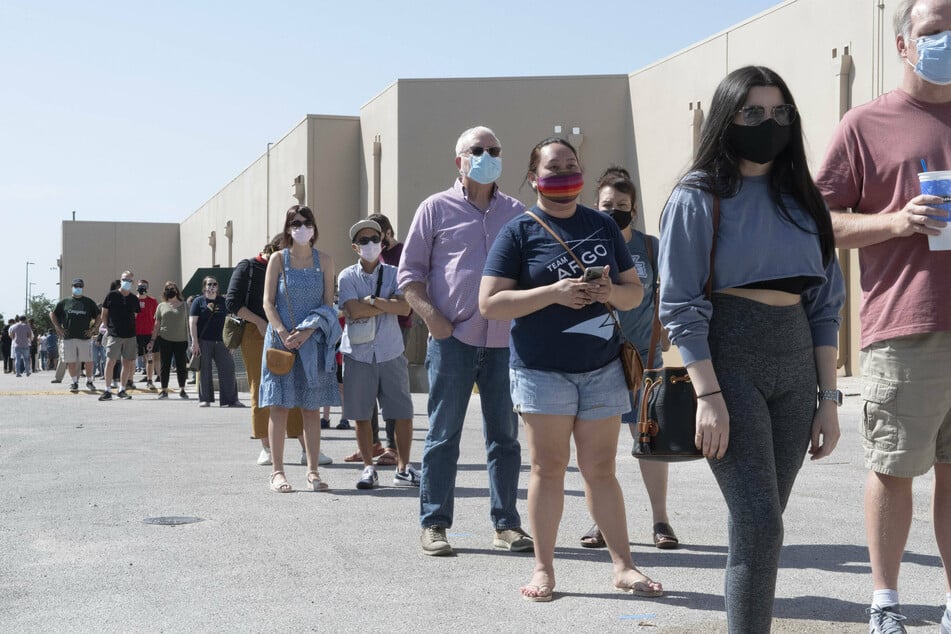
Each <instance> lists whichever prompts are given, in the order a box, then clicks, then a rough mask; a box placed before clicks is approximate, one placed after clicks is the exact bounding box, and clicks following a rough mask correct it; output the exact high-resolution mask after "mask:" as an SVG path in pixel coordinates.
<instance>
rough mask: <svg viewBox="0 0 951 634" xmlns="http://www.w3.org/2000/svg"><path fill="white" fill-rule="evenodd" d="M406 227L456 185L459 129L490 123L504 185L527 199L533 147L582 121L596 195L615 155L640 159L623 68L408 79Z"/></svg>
mask: <svg viewBox="0 0 951 634" xmlns="http://www.w3.org/2000/svg"><path fill="white" fill-rule="evenodd" d="M399 86H400V103H399V113H400V138H401V139H402V143H401V144H400V148H399V151H400V161H399V179H400V189H399V199H398V203H397V209H398V216H399V227H400V229H401V230H402V232H403V234H405V230H406V229H407V228H408V227H409V223H410V222H411V220H412V216H413V214H414V213H415V211H416V208H417V207H418V206H419V203H420V202H421V201H422V200H423V199H424V198H426V197H427V196H429V195H430V194H433V193H435V192H438V191H442V190H445V189H447V188H448V187H450V186H451V185H452V182H453V179H454V178H455V177H456V175H457V173H458V172H457V170H456V167H455V164H454V149H455V144H456V139H457V138H458V136H459V134H460V133H461V132H462V131H463V130H465V129H467V128H470V127H472V126H474V125H480V124H482V125H487V126H488V127H490V128H492V129H493V130H494V131H495V133H496V134H497V135H498V136H499V139H500V141H501V143H502V148H503V151H502V155H503V171H502V177H501V179H500V181H499V182H500V186H501V188H502V191H504V192H506V193H508V194H510V195H512V196H515V197H517V198H519V199H520V200H522V201H523V202H524V203H526V204H531V203H533V202H534V195H533V193H532V190H531V189H530V188H529V187H528V186H527V185H525V186H524V187H522V180H523V178H524V176H525V171H526V169H527V167H528V159H529V154H530V152H531V149H532V147H533V146H534V145H535V144H536V143H538V142H539V141H541V140H542V139H544V138H545V137H548V136H551V135H553V134H554V126H556V125H560V126H562V136H566V137H568V138H571V134H570V133H571V131H572V128H574V127H577V128H580V132H581V139H582V141H581V144H580V147H579V151H580V154H581V159H582V162H583V164H584V167H585V170H586V174H587V180H588V186H587V187H586V188H585V193H584V195H583V199H582V202H584V203H585V204H593V203H594V198H595V196H594V188H593V182H594V179H595V178H596V177H597V175H598V173H600V171H601V170H603V169H604V168H605V167H606V166H607V165H608V164H609V163H612V162H616V163H621V164H624V165H627V166H628V167H629V168H630V167H631V166H632V163H633V159H634V157H633V149H632V140H633V130H632V127H631V124H630V109H629V103H628V96H627V82H626V77H625V76H623V75H605V76H592V77H521V78H489V79H440V80H400V82H399Z"/></svg>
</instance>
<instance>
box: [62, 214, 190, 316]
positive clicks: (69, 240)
mask: <svg viewBox="0 0 951 634" xmlns="http://www.w3.org/2000/svg"><path fill="white" fill-rule="evenodd" d="M178 237H179V225H178V224H176V223H174V222H172V223H159V222H86V221H79V220H67V221H64V222H63V256H62V266H61V267H60V298H59V299H61V298H62V297H66V296H67V295H68V293H69V288H70V286H69V285H70V283H72V281H73V279H74V278H77V277H81V278H83V281H84V282H85V284H86V291H85V294H86V296H88V297H89V298H90V299H93V300H95V301H96V302H97V303H98V302H102V300H103V299H105V297H106V294H107V293H108V292H109V284H110V283H111V282H112V281H113V280H116V279H118V278H119V276H120V275H121V274H122V272H123V271H125V270H130V271H132V273H133V274H134V275H135V278H136V280H138V279H142V278H144V279H147V280H148V281H149V284H150V286H151V289H150V293H151V295H152V296H153V297H154V296H157V295H158V294H159V291H160V290H161V288H162V284H164V283H165V282H166V281H167V280H179V279H181V264H180V262H181V252H180V251H179V247H178V245H179V241H178Z"/></svg>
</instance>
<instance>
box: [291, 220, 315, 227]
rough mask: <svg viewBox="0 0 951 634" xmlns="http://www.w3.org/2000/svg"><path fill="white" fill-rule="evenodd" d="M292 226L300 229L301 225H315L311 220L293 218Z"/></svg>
mask: <svg viewBox="0 0 951 634" xmlns="http://www.w3.org/2000/svg"><path fill="white" fill-rule="evenodd" d="M291 226H292V227H294V228H295V229H300V228H301V227H313V226H314V223H312V222H311V221H310V220H292V221H291Z"/></svg>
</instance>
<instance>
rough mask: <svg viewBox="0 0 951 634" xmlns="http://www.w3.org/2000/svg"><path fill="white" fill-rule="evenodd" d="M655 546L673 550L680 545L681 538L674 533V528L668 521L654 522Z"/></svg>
mask: <svg viewBox="0 0 951 634" xmlns="http://www.w3.org/2000/svg"><path fill="white" fill-rule="evenodd" d="M653 531H654V546H655V547H657V548H660V549H661V550H673V549H674V548H677V547H678V546H679V545H680V540H679V539H677V535H675V534H674V529H673V528H671V527H670V524H668V523H667V522H657V523H656V524H654V529H653Z"/></svg>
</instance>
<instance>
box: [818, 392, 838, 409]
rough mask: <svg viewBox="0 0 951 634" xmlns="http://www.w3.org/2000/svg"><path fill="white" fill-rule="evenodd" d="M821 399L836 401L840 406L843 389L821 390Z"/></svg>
mask: <svg viewBox="0 0 951 634" xmlns="http://www.w3.org/2000/svg"><path fill="white" fill-rule="evenodd" d="M819 400H820V401H835V404H836V405H838V406H839V407H841V406H842V390H819Z"/></svg>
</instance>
